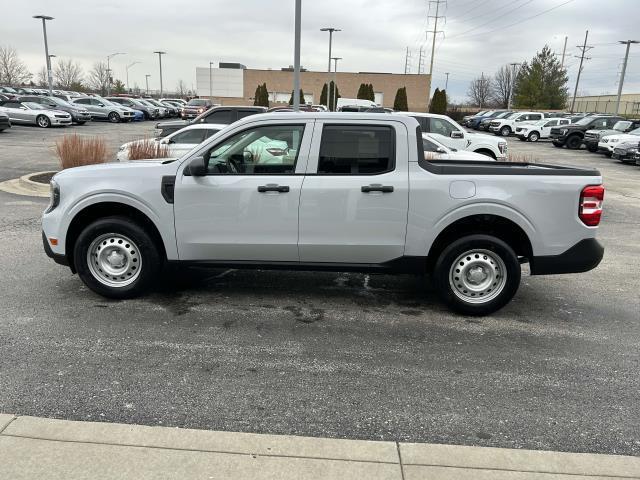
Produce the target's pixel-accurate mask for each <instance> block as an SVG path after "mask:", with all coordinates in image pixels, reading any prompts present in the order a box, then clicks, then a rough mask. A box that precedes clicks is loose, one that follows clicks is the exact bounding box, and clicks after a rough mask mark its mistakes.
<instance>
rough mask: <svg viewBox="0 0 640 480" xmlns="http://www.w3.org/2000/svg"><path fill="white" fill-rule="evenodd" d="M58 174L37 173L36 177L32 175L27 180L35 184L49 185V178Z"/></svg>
mask: <svg viewBox="0 0 640 480" xmlns="http://www.w3.org/2000/svg"><path fill="white" fill-rule="evenodd" d="M56 173H58V172H45V173H39V174H37V175H32V176H30V177H29V180H31V181H32V182H36V183H43V184H45V185H48V184H49V181H50V180H51V178H52V177H53V176H54V175H55V174H56Z"/></svg>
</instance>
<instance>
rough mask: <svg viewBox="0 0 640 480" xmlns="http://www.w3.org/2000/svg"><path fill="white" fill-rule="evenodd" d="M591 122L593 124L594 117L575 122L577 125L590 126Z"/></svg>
mask: <svg viewBox="0 0 640 480" xmlns="http://www.w3.org/2000/svg"><path fill="white" fill-rule="evenodd" d="M591 122H593V117H584V118H581V119H580V120H578V121H577V122H575V124H576V125H589V124H590V123H591Z"/></svg>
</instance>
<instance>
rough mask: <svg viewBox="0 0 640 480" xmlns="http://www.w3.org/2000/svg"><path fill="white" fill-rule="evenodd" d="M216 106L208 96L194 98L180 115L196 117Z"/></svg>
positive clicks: (188, 117) (185, 117)
mask: <svg viewBox="0 0 640 480" xmlns="http://www.w3.org/2000/svg"><path fill="white" fill-rule="evenodd" d="M214 106H215V105H214V104H213V102H212V101H211V100H208V99H206V98H192V99H191V100H189V101H188V102H187V104H186V105H185V106H184V107H183V108H182V112H180V115H181V116H182V118H184V119H190V118H196V117H197V116H198V115H201V114H203V113H204V112H206V111H207V110H209V109H210V108H213V107H214Z"/></svg>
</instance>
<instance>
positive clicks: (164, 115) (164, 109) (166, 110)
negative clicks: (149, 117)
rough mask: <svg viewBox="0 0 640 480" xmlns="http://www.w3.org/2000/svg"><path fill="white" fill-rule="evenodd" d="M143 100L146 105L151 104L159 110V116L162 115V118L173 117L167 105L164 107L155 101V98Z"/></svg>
mask: <svg viewBox="0 0 640 480" xmlns="http://www.w3.org/2000/svg"><path fill="white" fill-rule="evenodd" d="M141 100H143V101H144V102H146V103H150V104H151V105H153V106H154V107H156V108H157V109H158V112H159V114H160V118H167V117H170V116H171V115H170V114H169V108H168V107H167V106H165V105H162V104H161V103H160V102H158V101H157V100H154V99H153V98H143V99H141Z"/></svg>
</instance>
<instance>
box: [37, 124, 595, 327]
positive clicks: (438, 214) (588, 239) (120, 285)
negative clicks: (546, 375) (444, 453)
mask: <svg viewBox="0 0 640 480" xmlns="http://www.w3.org/2000/svg"><path fill="white" fill-rule="evenodd" d="M422 140H423V139H422V134H421V129H420V126H419V124H418V123H417V122H416V121H415V120H414V119H412V118H409V117H408V116H401V115H388V114H357V113H356V114H352V115H349V118H345V115H343V114H334V113H316V112H314V113H297V112H296V113H291V114H281V115H260V116H255V117H250V118H244V119H242V120H239V121H238V122H236V123H234V124H233V125H230V126H228V127H227V128H225V129H224V130H223V131H221V132H219V133H218V134H217V135H215V136H213V137H211V138H209V139H208V140H206V141H205V142H203V143H202V144H201V145H200V146H199V147H197V148H195V149H193V150H192V151H191V152H189V154H187V155H185V156H184V157H182V158H181V159H179V160H177V161H169V162H167V161H162V162H161V161H157V162H128V163H107V164H101V165H91V166H87V167H82V168H70V169H66V170H63V171H62V172H60V173H58V174H56V175H55V177H54V178H53V179H52V182H51V190H52V195H51V201H50V204H49V206H48V208H47V209H46V211H45V212H44V214H43V217H42V228H43V233H42V235H43V245H44V249H45V252H46V253H47V255H49V256H50V257H52V258H53V259H54V260H55V261H56V262H58V263H61V264H63V265H64V264H66V265H69V266H70V267H71V270H72V272H77V273H78V275H79V276H80V279H81V280H82V281H83V282H84V283H85V284H86V285H87V287H88V288H89V289H91V290H92V291H94V292H96V293H98V294H100V295H102V296H105V297H109V298H115V299H122V298H131V297H135V296H139V295H141V294H143V293H145V292H147V291H148V290H149V289H150V288H151V287H152V285H153V283H154V282H156V281H159V280H161V279H162V272H163V269H162V267H163V264H164V263H165V262H171V263H178V262H183V263H189V262H191V263H194V262H197V263H198V264H200V265H204V264H207V265H210V266H217V267H220V266H225V268H227V267H233V268H236V267H240V268H258V269H264V268H280V269H282V268H287V267H290V268H295V269H308V270H336V271H344V270H354V271H365V272H371V271H373V272H380V273H409V272H411V273H427V272H428V273H431V275H432V281H431V284H432V285H433V286H434V288H435V290H436V292H437V294H438V295H439V296H440V298H441V299H442V300H443V301H444V302H446V304H447V305H449V306H450V307H451V308H453V309H455V310H456V311H458V312H462V313H464V314H467V315H486V314H490V313H492V312H495V311H496V310H498V309H500V308H501V307H503V306H504V305H505V304H507V303H508V302H509V301H510V300H511V299H512V298H513V296H514V295H515V293H516V291H517V290H518V287H519V284H520V278H521V266H520V264H521V263H524V262H528V263H529V266H530V271H531V274H533V275H545V274H557V273H577V272H586V271H588V270H591V269H593V268H595V267H596V266H597V265H598V264H599V263H600V261H601V259H602V256H603V254H604V249H603V247H602V246H601V245H600V244H599V243H598V241H597V240H596V238H595V237H596V233H597V226H598V224H599V222H600V218H601V215H602V200H603V197H604V187H603V186H602V176H601V175H600V173H599V172H598V171H597V170H593V169H582V168H575V167H567V166H555V165H544V164H539V163H536V164H535V165H530V164H527V163H510V162H501V163H500V162H465V161H455V160H454V161H452V160H442V161H438V160H433V161H428V160H425V159H424V151H423V142H422ZM269 142H275V143H280V144H283V143H284V144H286V145H287V147H286V150H287V152H285V153H284V154H283V155H278V156H277V157H278V158H277V161H273V162H271V161H270V162H266V163H265V162H262V159H261V158H258V157H257V156H256V155H254V154H253V153H252V152H253V151H254V146H255V145H263V144H265V143H269ZM416 147H417V148H416ZM260 148H263V147H260ZM298 152H300V155H298ZM271 159H273V156H272V157H270V160H271ZM541 192H543V193H544V194H543V195H541V194H540V193H541ZM532 198H535V201H531V199H532Z"/></svg>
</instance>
